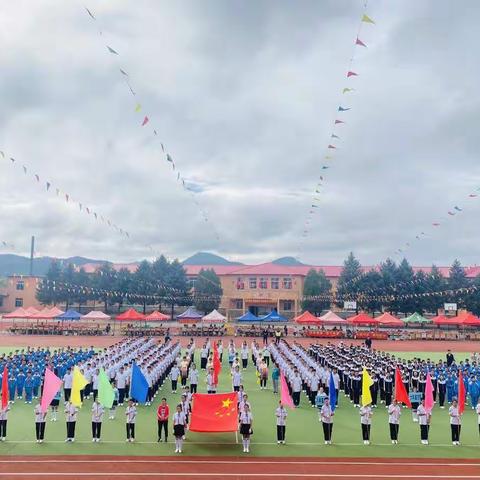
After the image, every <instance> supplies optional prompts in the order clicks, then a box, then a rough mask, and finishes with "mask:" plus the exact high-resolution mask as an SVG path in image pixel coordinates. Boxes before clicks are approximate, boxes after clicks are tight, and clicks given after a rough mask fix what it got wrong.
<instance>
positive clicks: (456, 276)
mask: <svg viewBox="0 0 480 480" xmlns="http://www.w3.org/2000/svg"><path fill="white" fill-rule="evenodd" d="M447 285H448V288H449V289H450V290H458V289H460V288H466V287H468V286H469V282H468V278H467V276H466V274H465V270H464V269H463V267H462V265H461V264H460V262H459V261H458V260H455V261H454V262H453V263H452V266H451V267H450V272H449V276H448V281H447ZM465 299H466V293H462V292H456V293H453V294H450V295H448V301H449V302H453V303H456V304H457V305H458V308H459V309H460V308H465Z"/></svg>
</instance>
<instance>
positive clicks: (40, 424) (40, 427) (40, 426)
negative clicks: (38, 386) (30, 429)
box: [33, 402, 47, 443]
mask: <svg viewBox="0 0 480 480" xmlns="http://www.w3.org/2000/svg"><path fill="white" fill-rule="evenodd" d="M33 412H34V414H35V437H36V439H37V443H43V439H44V437H45V419H46V418H47V412H46V411H45V412H42V406H41V404H40V402H38V403H37V405H35V408H34V409H33Z"/></svg>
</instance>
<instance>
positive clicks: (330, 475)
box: [2, 472, 480, 480]
mask: <svg viewBox="0 0 480 480" xmlns="http://www.w3.org/2000/svg"><path fill="white" fill-rule="evenodd" d="M2 475H9V476H12V477H13V476H15V477H21V476H23V477H28V476H42V477H43V476H47V475H48V476H51V477H60V476H62V477H66V478H68V477H89V478H95V477H112V476H114V477H170V478H171V477H236V478H242V477H254V478H259V477H268V478H270V477H275V478H278V477H280V478H283V477H287V478H300V477H302V478H307V477H308V478H384V479H388V480H392V479H395V478H408V479H419V478H433V479H437V478H445V479H447V480H450V479H454V478H455V479H480V475H414V476H412V475H411V474H409V475H392V474H385V475H381V474H373V475H372V474H365V475H363V474H350V475H349V474H346V473H345V474H341V473H194V472H188V473H186V472H178V473H171V472H168V473H163V472H162V473H158V472H138V473H126V472H115V473H111V472H110V473H107V472H101V473H86V472H85V473H84V472H81V473H78V472H77V473H72V472H54V473H52V472H38V473H36V472H28V473H19V472H2Z"/></svg>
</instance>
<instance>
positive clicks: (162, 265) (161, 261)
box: [152, 255, 170, 310]
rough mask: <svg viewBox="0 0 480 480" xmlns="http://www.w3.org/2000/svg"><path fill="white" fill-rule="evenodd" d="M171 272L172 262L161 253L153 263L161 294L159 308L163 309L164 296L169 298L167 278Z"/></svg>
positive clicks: (158, 292)
mask: <svg viewBox="0 0 480 480" xmlns="http://www.w3.org/2000/svg"><path fill="white" fill-rule="evenodd" d="M169 272H170V263H169V262H168V260H167V259H166V258H165V257H164V256H163V255H160V257H158V258H157V259H156V260H155V261H154V262H153V264H152V276H153V280H154V282H155V283H156V285H157V294H158V295H159V300H158V310H161V309H162V298H165V299H166V298H169V297H170V295H169V294H168V289H167V288H166V279H167V278H168V275H169Z"/></svg>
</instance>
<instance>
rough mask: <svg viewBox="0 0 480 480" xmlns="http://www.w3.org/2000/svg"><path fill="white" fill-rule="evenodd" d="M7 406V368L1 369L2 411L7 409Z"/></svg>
mask: <svg viewBox="0 0 480 480" xmlns="http://www.w3.org/2000/svg"><path fill="white" fill-rule="evenodd" d="M7 405H8V370H7V366H6V365H5V367H3V377H2V409H4V408H7Z"/></svg>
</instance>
